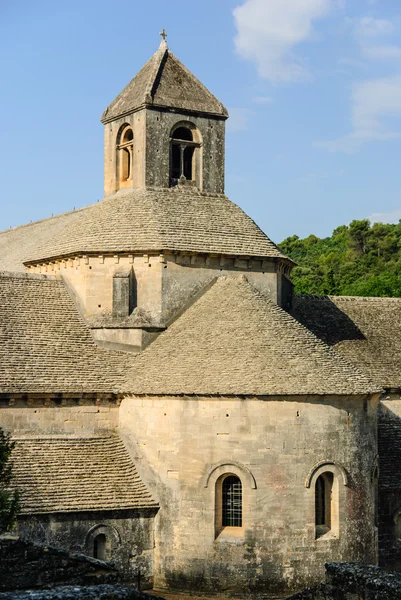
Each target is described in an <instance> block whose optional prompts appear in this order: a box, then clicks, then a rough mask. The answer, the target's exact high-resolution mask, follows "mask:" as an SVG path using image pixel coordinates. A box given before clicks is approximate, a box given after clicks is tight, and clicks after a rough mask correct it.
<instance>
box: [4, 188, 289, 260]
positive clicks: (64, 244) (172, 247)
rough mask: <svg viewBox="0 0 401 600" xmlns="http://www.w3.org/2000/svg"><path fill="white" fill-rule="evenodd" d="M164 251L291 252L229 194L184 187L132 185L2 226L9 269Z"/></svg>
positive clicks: (271, 254)
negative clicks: (37, 218)
mask: <svg viewBox="0 0 401 600" xmlns="http://www.w3.org/2000/svg"><path fill="white" fill-rule="evenodd" d="M163 251H171V252H181V251H183V252H199V253H217V254H223V255H234V256H251V257H252V256H255V257H262V258H264V257H266V258H269V257H271V258H281V259H286V257H285V255H284V254H282V252H280V250H279V249H278V248H277V246H276V245H275V244H274V243H273V242H272V241H271V240H270V239H269V238H268V237H267V236H266V235H265V234H264V233H263V231H262V230H261V229H260V228H259V227H258V226H257V225H256V223H254V221H252V219H251V218H250V217H248V215H246V214H245V213H244V211H243V210H241V209H240V208H239V207H238V206H237V205H236V204H234V203H233V202H231V201H230V200H229V199H228V198H227V197H226V196H224V195H222V194H220V195H211V194H205V193H201V192H197V191H195V190H191V191H190V190H186V191H181V190H180V189H178V186H177V187H175V188H163V189H150V188H147V189H146V188H145V189H133V190H124V191H121V192H118V193H117V194H115V195H114V196H108V197H107V198H104V199H103V200H101V201H100V202H98V203H96V204H93V205H91V206H88V207H86V208H83V209H80V210H78V211H74V212H71V213H66V214H64V215H59V216H56V217H52V218H50V219H47V220H46V221H39V222H37V223H32V224H30V225H25V226H22V227H17V228H15V229H11V230H7V231H4V232H2V233H0V269H4V270H20V271H21V270H24V267H23V263H24V262H26V263H29V262H36V261H42V260H43V261H44V260H50V259H54V258H58V257H61V256H70V255H74V254H90V253H99V254H101V253H104V252H110V253H118V252H128V253H129V252H143V253H147V252H163ZM286 260H287V261H288V262H291V261H290V260H289V259H286Z"/></svg>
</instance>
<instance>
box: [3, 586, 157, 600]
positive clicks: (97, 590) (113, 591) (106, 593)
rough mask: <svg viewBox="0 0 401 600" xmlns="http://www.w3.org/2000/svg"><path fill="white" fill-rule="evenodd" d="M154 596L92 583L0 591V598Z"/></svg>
mask: <svg viewBox="0 0 401 600" xmlns="http://www.w3.org/2000/svg"><path fill="white" fill-rule="evenodd" d="M152 599H156V600H157V598H156V596H149V595H148V594H141V593H140V592H137V591H136V590H134V589H132V588H128V587H125V586H120V585H107V584H105V585H94V586H91V587H89V588H88V587H80V586H62V587H55V588H51V589H48V590H25V591H21V592H15V591H14V592H5V593H0V600H152Z"/></svg>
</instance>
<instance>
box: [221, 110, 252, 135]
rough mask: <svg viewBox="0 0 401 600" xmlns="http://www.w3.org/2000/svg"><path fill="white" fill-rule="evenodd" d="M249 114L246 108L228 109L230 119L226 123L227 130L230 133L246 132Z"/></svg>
mask: <svg viewBox="0 0 401 600" xmlns="http://www.w3.org/2000/svg"><path fill="white" fill-rule="evenodd" d="M250 112H251V111H249V110H248V109H247V108H229V109H228V114H229V115H230V118H229V119H228V121H227V130H228V131H230V132H232V133H233V132H237V131H246V130H247V129H248V119H249V115H250Z"/></svg>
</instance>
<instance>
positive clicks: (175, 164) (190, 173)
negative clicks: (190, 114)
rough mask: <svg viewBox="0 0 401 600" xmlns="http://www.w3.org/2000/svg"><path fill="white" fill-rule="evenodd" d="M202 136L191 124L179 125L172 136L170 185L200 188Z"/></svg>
mask: <svg viewBox="0 0 401 600" xmlns="http://www.w3.org/2000/svg"><path fill="white" fill-rule="evenodd" d="M200 147H201V144H200V135H199V132H198V130H197V129H196V127H195V126H194V125H192V124H191V123H184V124H178V125H176V126H175V127H174V129H173V131H172V134H171V160H170V185H172V186H174V185H177V184H180V185H184V184H186V185H194V186H197V187H200V182H201V173H200V170H201V164H200V162H201V157H200Z"/></svg>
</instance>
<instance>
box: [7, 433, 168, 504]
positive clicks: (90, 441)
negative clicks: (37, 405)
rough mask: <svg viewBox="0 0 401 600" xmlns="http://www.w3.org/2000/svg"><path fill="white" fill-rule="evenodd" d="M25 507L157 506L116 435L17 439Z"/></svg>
mask: <svg viewBox="0 0 401 600" xmlns="http://www.w3.org/2000/svg"><path fill="white" fill-rule="evenodd" d="M12 461H13V474H14V478H13V486H14V487H16V488H17V489H18V490H19V491H20V493H21V507H22V509H21V513H22V514H33V513H57V512H76V511H87V510H123V509H135V508H156V507H157V503H156V502H155V501H154V500H153V498H152V496H151V494H150V492H149V491H148V490H147V489H146V487H145V485H144V483H143V482H142V480H141V479H140V477H139V475H138V473H137V471H136V468H135V465H134V463H133V462H132V460H131V458H130V456H129V454H128V452H127V450H126V449H125V446H124V444H123V442H122V441H121V439H120V438H118V437H111V436H110V437H92V438H72V437H71V438H25V439H22V438H20V439H16V446H15V448H14V450H13V453H12Z"/></svg>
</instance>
